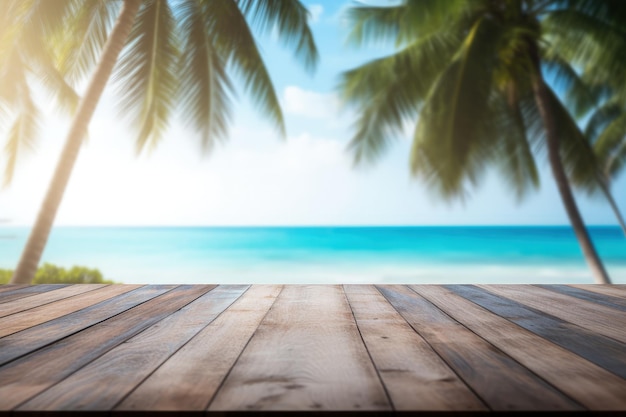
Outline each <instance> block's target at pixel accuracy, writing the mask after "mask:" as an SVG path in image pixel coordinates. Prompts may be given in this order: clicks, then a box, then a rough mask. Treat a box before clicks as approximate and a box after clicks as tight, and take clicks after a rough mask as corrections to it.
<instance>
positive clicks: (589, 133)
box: [584, 101, 624, 144]
mask: <svg viewBox="0 0 626 417" xmlns="http://www.w3.org/2000/svg"><path fill="white" fill-rule="evenodd" d="M623 112H624V109H623V106H621V105H619V104H618V103H616V102H614V101H608V102H606V103H604V104H603V105H601V106H600V107H598V108H597V109H596V110H595V111H594V112H593V114H591V116H590V117H589V120H588V121H587V124H586V126H585V130H584V134H585V137H587V139H588V140H589V143H592V144H594V143H596V142H597V140H598V137H599V136H600V134H601V133H602V131H603V130H604V129H605V128H606V127H607V126H608V125H609V124H610V123H611V122H612V121H613V120H615V119H616V118H617V117H619V116H620V115H621V114H622V113H623Z"/></svg>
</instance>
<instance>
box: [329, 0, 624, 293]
mask: <svg viewBox="0 0 626 417" xmlns="http://www.w3.org/2000/svg"><path fill="white" fill-rule="evenodd" d="M597 3H602V7H598V6H597ZM572 15H575V16H579V17H580V16H582V17H584V18H586V19H587V20H590V21H592V22H593V23H594V24H593V25H588V26H590V27H592V29H593V31H594V33H593V36H594V42H595V43H594V44H593V45H594V46H595V48H601V47H602V46H603V45H605V44H606V45H607V48H609V47H610V48H613V49H610V50H612V51H613V52H614V51H615V50H616V49H615V48H614V45H615V44H616V43H617V42H613V40H614V38H619V37H620V36H621V35H619V34H618V33H617V32H620V30H621V29H620V30H618V29H616V28H619V27H620V25H619V24H620V23H622V22H625V21H626V10H625V7H624V3H620V2H615V1H606V2H594V1H589V0H498V1H494V0H448V1H445V2H444V1H439V0H421V1H420V0H405V1H403V2H402V3H401V4H399V5H395V6H388V7H376V6H360V7H353V8H351V9H350V10H349V18H350V21H351V22H352V31H351V34H350V38H349V39H350V40H351V41H352V42H354V43H355V44H357V45H362V44H364V43H368V42H372V41H381V40H382V41H385V40H394V41H395V43H396V47H397V49H398V50H397V52H395V53H393V54H391V55H389V56H386V57H383V58H380V59H376V60H373V61H371V62H368V63H366V64H364V65H362V66H360V67H358V68H355V69H353V70H350V71H347V72H345V73H344V74H343V75H342V79H341V82H340V85H339V90H340V91H341V94H342V97H343V99H344V101H345V102H347V103H349V104H351V105H353V106H354V107H356V109H357V111H358V114H359V118H358V119H357V121H356V134H355V135H354V137H353V138H352V141H351V143H350V149H351V151H352V152H353V154H354V157H355V162H356V163H360V162H363V161H369V162H371V161H374V160H375V159H376V157H378V156H379V155H380V153H381V152H382V151H384V149H385V148H386V146H387V145H388V144H389V142H390V141H391V140H392V139H393V138H394V137H395V136H397V134H398V133H399V132H400V131H401V129H402V127H403V124H404V123H405V122H406V121H407V120H415V118H416V117H417V116H418V115H419V120H418V122H417V124H416V126H415V130H414V137H413V145H412V150H411V156H410V168H411V172H412V174H413V175H414V176H419V177H422V178H424V179H425V180H426V182H427V184H428V185H429V186H430V187H432V188H433V190H434V191H435V192H437V194H438V195H440V196H442V197H444V198H446V199H451V198H454V197H457V198H458V197H460V198H464V197H465V196H467V194H468V192H469V189H470V188H471V187H472V186H476V185H477V184H478V183H479V181H480V179H481V176H482V174H483V173H484V172H485V169H486V167H488V166H490V165H492V164H493V165H496V166H498V167H499V168H500V170H501V173H502V178H504V179H506V180H507V181H508V182H509V184H510V186H511V188H512V189H513V190H514V191H515V192H516V194H517V196H518V197H520V198H521V197H523V196H524V195H525V193H526V192H527V191H528V190H530V189H532V188H534V187H537V186H538V184H539V179H538V175H537V168H536V164H535V156H536V155H537V154H538V153H541V152H546V150H547V156H548V161H549V164H550V167H551V170H552V174H553V177H554V179H555V181H556V184H557V187H558V190H559V194H560V196H561V199H562V201H563V205H564V207H565V210H566V212H567V215H568V217H569V219H570V222H571V224H572V227H573V229H574V232H575V234H576V237H577V239H578V242H579V244H580V246H581V249H582V252H583V254H584V256H585V259H586V260H587V263H588V265H589V267H590V268H591V271H592V274H593V276H594V279H595V281H596V282H598V283H609V282H610V280H609V277H608V275H607V273H606V271H605V269H604V266H603V265H602V262H601V260H600V258H599V257H598V254H597V252H596V250H595V247H594V245H593V243H592V241H591V239H590V236H589V234H588V232H587V229H586V228H585V225H584V223H583V220H582V218H581V215H580V213H579V211H578V208H577V205H576V202H575V200H574V196H573V194H572V190H571V187H570V185H569V181H568V174H570V175H571V174H572V172H574V170H575V171H576V172H577V173H579V174H580V175H585V176H586V177H589V176H590V175H592V174H591V173H593V172H595V171H596V170H597V161H596V159H595V158H594V155H593V152H592V150H591V148H590V146H589V144H588V142H587V141H586V140H585V138H584V135H583V134H582V132H581V131H580V129H579V128H578V126H577V124H576V123H575V122H574V120H573V119H572V117H571V116H570V114H569V112H568V111H567V109H566V108H565V106H564V105H563V103H562V102H561V101H560V100H559V99H558V97H557V95H556V94H555V93H554V91H553V90H552V88H551V87H550V86H549V85H548V84H547V83H546V81H545V79H544V75H543V72H542V65H546V64H550V65H552V66H555V67H557V68H560V69H562V71H561V72H562V73H563V74H566V75H567V74H569V75H572V74H576V71H574V69H573V67H572V66H573V65H575V64H576V62H584V58H585V57H586V56H587V57H588V56H591V55H592V54H593V53H596V55H597V56H600V55H601V56H602V57H603V58H605V59H607V60H608V57H607V54H603V53H600V52H598V51H596V50H595V49H593V48H591V46H589V48H588V49H589V50H588V51H587V52H585V51H577V55H576V60H575V62H574V60H573V59H571V60H568V59H566V58H567V57H564V56H562V55H560V54H558V51H559V50H558V49H557V48H550V45H554V44H556V43H560V44H564V43H566V41H568V42H570V41H569V39H570V38H580V37H584V36H587V35H589V36H591V34H590V33H588V32H590V31H591V30H592V29H591V28H590V27H587V26H584V25H579V24H578V23H577V21H576V19H573V18H572ZM602 30H603V31H604V32H603V31H602ZM603 35H604V36H603ZM609 41H611V42H609ZM570 43H571V42H570ZM548 50H550V53H548ZM607 50H609V49H607ZM618 61H619V58H617V56H616V55H613V61H611V63H615V62H618ZM616 65H617V64H616ZM622 67H623V66H622Z"/></svg>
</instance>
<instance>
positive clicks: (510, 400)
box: [379, 285, 581, 411]
mask: <svg viewBox="0 0 626 417" xmlns="http://www.w3.org/2000/svg"><path fill="white" fill-rule="evenodd" d="M379 288H380V290H381V292H382V293H383V295H384V296H385V298H387V300H389V302H390V303H391V304H392V305H393V306H394V307H395V308H396V310H398V312H399V313H400V314H401V315H402V316H403V317H404V318H405V319H406V320H407V321H408V322H409V324H410V325H411V326H412V327H413V328H414V329H415V330H416V331H417V332H418V333H419V334H420V335H421V336H422V337H424V339H426V340H427V341H428V343H430V345H431V346H432V347H433V349H434V350H435V351H436V352H437V353H438V354H439V355H440V356H441V357H442V358H443V359H444V360H445V361H446V363H447V364H448V365H449V366H450V367H451V368H452V369H454V371H455V372H456V373H457V374H458V375H459V376H460V377H461V378H462V379H463V380H464V381H465V383H466V384H468V385H469V386H470V387H471V388H472V389H473V390H474V392H476V393H477V395H479V396H480V397H481V399H482V400H483V401H484V402H485V403H486V404H487V405H488V406H489V407H490V408H491V409H493V410H497V411H501V410H580V409H581V406H580V405H579V404H577V403H576V402H574V401H572V400H571V399H569V398H568V397H566V396H565V395H564V394H562V393H561V392H559V391H557V390H556V389H555V388H554V387H552V386H550V385H549V384H547V383H546V382H545V381H544V380H542V379H540V378H538V377H537V376H535V375H534V374H533V373H532V372H530V371H529V370H527V369H526V368H524V367H523V366H521V365H520V364H519V363H518V362H516V361H514V360H513V359H511V358H510V357H509V356H508V355H506V354H505V353H503V352H502V351H501V350H499V349H497V348H496V347H494V346H493V345H491V344H490V343H488V342H486V341H485V340H484V339H482V338H480V337H478V336H477V335H476V334H475V333H473V332H472V331H470V330H468V329H467V328H466V327H464V326H463V325H461V324H459V323H458V322H457V321H455V320H453V319H452V318H451V317H450V316H448V315H447V314H445V313H443V312H442V311H441V310H440V309H438V308H437V307H436V306H434V305H433V304H432V303H430V302H429V301H427V300H426V299H424V298H423V297H421V296H420V295H418V294H417V293H415V292H414V291H412V290H411V289H409V288H407V287H401V286H388V285H385V286H380V287H379Z"/></svg>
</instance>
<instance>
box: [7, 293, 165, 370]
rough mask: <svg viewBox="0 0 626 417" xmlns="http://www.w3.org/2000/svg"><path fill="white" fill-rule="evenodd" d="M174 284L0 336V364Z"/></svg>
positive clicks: (146, 298) (86, 326)
mask: <svg viewBox="0 0 626 417" xmlns="http://www.w3.org/2000/svg"><path fill="white" fill-rule="evenodd" d="M172 288H174V286H162V285H160V286H145V287H140V288H137V289H135V290H132V291H130V292H127V293H124V294H121V295H118V296H116V297H113V298H111V299H108V300H105V301H102V302H100V303H98V304H96V305H93V306H91V307H87V308H84V309H82V310H79V311H76V312H74V313H70V314H67V315H65V316H62V317H59V318H57V319H54V320H50V321H48V322H45V323H42V324H39V325H36V326H33V327H30V328H28V329H25V330H22V331H20V332H17V333H14V334H12V335H9V336H6V337H3V338H0V364H5V363H7V362H9V361H12V360H14V359H16V358H18V357H20V356H24V355H26V354H28V353H30V352H33V351H35V350H37V349H39V348H41V347H43V346H46V345H48V344H51V343H54V342H55V341H57V340H59V339H63V338H65V337H67V336H70V335H72V334H73V333H76V332H80V331H81V330H84V329H86V328H89V327H91V326H93V325H94V324H97V323H99V322H102V321H104V320H106V319H108V318H110V317H113V316H115V315H116V314H119V313H121V312H123V311H126V310H129V309H131V308H133V307H135V306H136V305H138V304H141V303H144V302H146V301H148V300H150V299H151V298H154V297H157V296H159V295H161V294H163V293H165V292H166V291H169V290H171V289H172Z"/></svg>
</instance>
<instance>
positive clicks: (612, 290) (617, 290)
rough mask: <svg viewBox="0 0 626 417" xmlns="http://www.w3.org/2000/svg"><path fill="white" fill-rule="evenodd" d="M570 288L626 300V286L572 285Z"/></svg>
mask: <svg viewBox="0 0 626 417" xmlns="http://www.w3.org/2000/svg"><path fill="white" fill-rule="evenodd" d="M568 286H569V287H574V288H579V289H581V290H585V291H591V292H595V293H598V294H604V295H609V296H612V297H619V298H626V285H616V284H613V285H605V284H581V285H578V284H576V285H575V284H570V285H568Z"/></svg>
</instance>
